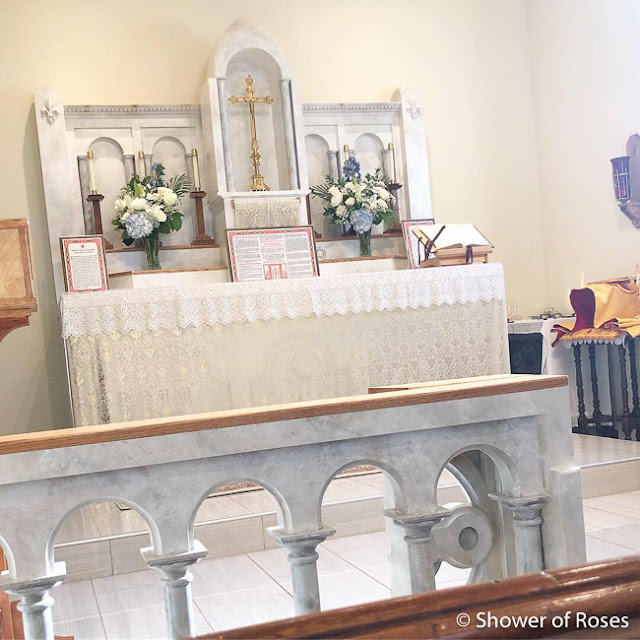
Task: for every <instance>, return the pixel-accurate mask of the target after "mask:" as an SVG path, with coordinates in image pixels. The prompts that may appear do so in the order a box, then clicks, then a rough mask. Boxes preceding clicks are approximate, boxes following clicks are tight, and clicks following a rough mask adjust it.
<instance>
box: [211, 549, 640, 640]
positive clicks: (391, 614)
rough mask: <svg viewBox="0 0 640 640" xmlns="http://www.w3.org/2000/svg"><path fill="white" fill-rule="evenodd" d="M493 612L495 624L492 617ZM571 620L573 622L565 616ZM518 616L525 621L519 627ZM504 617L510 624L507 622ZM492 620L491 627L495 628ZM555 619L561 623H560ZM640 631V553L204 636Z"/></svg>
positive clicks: (621, 634)
mask: <svg viewBox="0 0 640 640" xmlns="http://www.w3.org/2000/svg"><path fill="white" fill-rule="evenodd" d="M489 612H490V614H491V616H494V617H495V622H494V620H493V619H490V618H489V617H488V614H489ZM567 612H568V614H567ZM578 613H579V614H580V616H578ZM461 614H466V615H467V616H468V617H469V618H468V619H469V621H470V622H469V624H467V625H465V624H460V622H459V620H462V621H463V622H466V620H467V618H465V617H464V615H463V616H462V617H461V618H459V616H461ZM567 615H568V617H567V618H566V620H567V622H566V623H565V619H562V620H561V619H560V616H567ZM524 616H528V618H527V619H525V618H524ZM518 617H520V620H521V621H522V622H520V623H517V624H516V621H517V620H518ZM542 617H544V619H543V620H541V619H542ZM603 617H606V618H607V621H608V626H607V627H604V626H603V624H602V622H601V621H602V619H603ZM594 618H598V620H599V626H597V627H594V626H593V624H594V621H595V620H594ZM502 619H505V620H506V625H503V623H502ZM489 620H490V621H491V626H487V622H488V621H489ZM554 620H555V624H556V625H557V626H554ZM537 621H541V622H540V623H538V622H537ZM614 624H615V628H614V626H613V625H614ZM639 631H640V556H634V557H630V558H629V557H627V558H620V559H618V560H610V561H606V562H597V563H593V564H588V565H583V566H580V567H571V568H566V569H554V570H552V571H545V572H542V573H537V574H529V575H525V576H518V577H514V578H506V579H504V580H499V581H496V582H484V583H477V584H471V585H466V586H463V587H457V588H453V589H444V590H442V591H437V592H432V593H425V594H421V595H415V596H407V597H404V598H395V599H392V600H385V601H381V602H372V603H370V604H365V605H360V606H357V607H347V608H344V609H336V610H334V611H328V612H326V613H316V614H312V615H308V616H304V617H300V618H291V619H288V620H282V621H277V622H270V623H266V624H261V625H254V626H251V627H244V628H242V629H232V630H230V631H225V632H222V633H212V634H208V635H204V636H199V637H200V638H202V640H204V639H207V640H214V639H218V640H221V639H223V638H224V639H227V638H236V639H238V640H240V639H242V638H261V639H267V638H396V639H400V638H438V639H453V638H457V639H458V638H478V639H480V638H491V639H495V640H499V639H502V638H547V637H554V638H557V637H566V638H569V637H572V638H573V637H576V638H577V637H580V638H600V639H602V638H639V637H640V633H639Z"/></svg>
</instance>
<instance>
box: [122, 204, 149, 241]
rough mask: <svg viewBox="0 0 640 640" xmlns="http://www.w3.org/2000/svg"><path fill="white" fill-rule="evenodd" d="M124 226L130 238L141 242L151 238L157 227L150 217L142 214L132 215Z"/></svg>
mask: <svg viewBox="0 0 640 640" xmlns="http://www.w3.org/2000/svg"><path fill="white" fill-rule="evenodd" d="M124 226H125V228H126V230H127V233H128V234H129V237H130V238H133V239H134V240H139V239H141V238H146V237H147V236H150V235H151V234H152V233H153V231H154V229H155V226H154V224H153V221H152V220H151V218H149V216H147V215H146V214H144V213H141V212H137V211H136V212H134V213H132V214H131V215H130V216H129V217H128V218H127V219H126V220H125V222H124Z"/></svg>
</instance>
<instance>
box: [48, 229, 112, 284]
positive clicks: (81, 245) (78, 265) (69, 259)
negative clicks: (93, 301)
mask: <svg viewBox="0 0 640 640" xmlns="http://www.w3.org/2000/svg"><path fill="white" fill-rule="evenodd" d="M60 251H61V253H62V271H63V273H64V288H65V291H68V292H69V293H86V292H87V291H106V290H107V289H108V288H109V281H108V278H107V260H106V258H105V254H104V241H103V238H102V236H67V237H62V238H60Z"/></svg>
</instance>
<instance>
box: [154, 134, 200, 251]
mask: <svg viewBox="0 0 640 640" xmlns="http://www.w3.org/2000/svg"><path fill="white" fill-rule="evenodd" d="M152 153H153V155H152V158H153V163H154V164H161V165H162V166H163V167H164V175H165V180H169V179H170V178H173V177H174V176H178V175H181V174H183V173H184V174H187V175H189V173H190V172H189V170H188V167H187V150H186V149H185V147H184V144H182V142H181V141H180V140H178V139H177V138H174V137H173V136H163V137H161V138H158V140H156V141H155V143H154V145H153V152H152ZM149 168H151V167H149ZM180 211H182V213H183V214H184V218H183V219H182V228H181V229H180V230H179V231H174V232H172V233H170V234H163V235H162V236H161V240H162V244H163V245H165V246H171V245H187V244H190V243H191V241H192V240H193V239H194V238H195V236H196V232H195V226H194V219H195V212H194V211H193V210H192V206H191V201H190V200H189V197H188V196H184V197H183V198H182V202H181V204H180Z"/></svg>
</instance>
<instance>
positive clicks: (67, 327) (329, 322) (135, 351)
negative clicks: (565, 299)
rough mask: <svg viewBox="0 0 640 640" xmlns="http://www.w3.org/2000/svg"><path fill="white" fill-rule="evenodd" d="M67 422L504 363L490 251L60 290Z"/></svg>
mask: <svg viewBox="0 0 640 640" xmlns="http://www.w3.org/2000/svg"><path fill="white" fill-rule="evenodd" d="M61 306H62V327H63V337H64V339H65V344H66V348H67V358H68V365H69V379H70V387H71V394H72V405H73V410H74V420H75V424H76V425H87V424H98V423H105V422H117V421H125V420H136V419H143V418H152V417H161V416H170V415H181V414H187V413H198V412H203V411H215V410H221V409H237V408H243V407H250V406H260V405H266V404H274V403H280V402H294V401H298V400H312V399H320V398H326V397H337V396H346V395H353V394H357V393H366V390H367V387H368V386H372V385H383V384H396V383H403V382H413V381H423V380H438V379H445V378H456V377H466V376H474V375H486V374H492V373H504V372H508V344H507V330H506V315H505V309H504V281H503V273H502V267H501V265H499V264H479V265H467V266H464V267H441V268H437V269H420V270H413V271H411V270H406V271H392V272H384V273H371V274H351V275H340V276H325V277H320V278H309V279H304V280H281V281H272V282H246V283H228V284H227V283H225V284H215V285H209V286H203V287H189V288H181V289H170V288H163V289H146V290H131V291H124V290H117V291H108V292H98V293H87V294H65V295H64V296H63V298H62V303H61Z"/></svg>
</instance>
